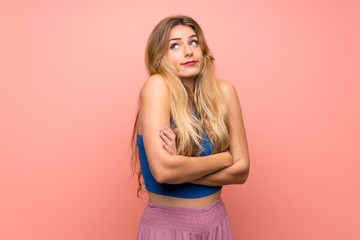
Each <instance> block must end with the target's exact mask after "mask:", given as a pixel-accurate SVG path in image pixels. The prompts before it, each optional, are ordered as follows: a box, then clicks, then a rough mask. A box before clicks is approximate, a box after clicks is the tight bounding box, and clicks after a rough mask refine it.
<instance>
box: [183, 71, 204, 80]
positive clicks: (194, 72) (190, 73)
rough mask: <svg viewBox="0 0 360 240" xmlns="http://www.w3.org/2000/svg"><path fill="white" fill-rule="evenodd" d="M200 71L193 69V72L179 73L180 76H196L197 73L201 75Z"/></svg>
mask: <svg viewBox="0 0 360 240" xmlns="http://www.w3.org/2000/svg"><path fill="white" fill-rule="evenodd" d="M199 73H200V71H192V72H188V73H182V74H179V75H178V76H179V77H180V78H195V77H196V76H197V75H199Z"/></svg>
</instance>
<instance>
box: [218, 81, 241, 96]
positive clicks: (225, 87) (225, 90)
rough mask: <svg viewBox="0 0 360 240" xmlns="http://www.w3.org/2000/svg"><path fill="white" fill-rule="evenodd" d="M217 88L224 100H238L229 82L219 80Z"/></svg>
mask: <svg viewBox="0 0 360 240" xmlns="http://www.w3.org/2000/svg"><path fill="white" fill-rule="evenodd" d="M219 87H220V91H221V92H222V94H223V96H224V98H225V100H234V99H238V95H237V92H236V89H235V87H234V86H233V85H232V84H231V83H230V82H228V81H225V80H219Z"/></svg>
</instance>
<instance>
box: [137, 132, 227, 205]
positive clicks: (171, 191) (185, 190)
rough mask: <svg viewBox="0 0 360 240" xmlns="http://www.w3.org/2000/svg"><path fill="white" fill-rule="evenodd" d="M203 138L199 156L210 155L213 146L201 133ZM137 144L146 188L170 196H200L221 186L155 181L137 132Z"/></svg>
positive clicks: (213, 191) (210, 192) (140, 137)
mask: <svg viewBox="0 0 360 240" xmlns="http://www.w3.org/2000/svg"><path fill="white" fill-rule="evenodd" d="M203 138H204V146H203V147H204V151H203V152H201V153H200V156H207V155H211V154H212V150H213V146H212V145H211V143H210V140H209V138H208V137H207V136H206V135H205V134H203ZM137 144H138V148H139V153H140V163H141V171H142V174H143V178H144V182H145V187H146V190H148V191H150V192H154V193H157V194H161V195H166V196H171V197H179V198H201V197H205V196H208V195H211V194H213V193H216V192H217V191H219V190H220V189H221V188H222V186H204V185H197V184H193V183H181V184H167V183H158V182H156V180H155V178H154V177H153V175H152V174H151V171H150V167H149V162H148V160H147V157H146V152H145V148H144V142H143V138H142V135H139V134H137Z"/></svg>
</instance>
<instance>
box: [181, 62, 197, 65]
mask: <svg viewBox="0 0 360 240" xmlns="http://www.w3.org/2000/svg"><path fill="white" fill-rule="evenodd" d="M196 63H197V61H188V62H186V63H183V65H185V66H192V65H195V64H196Z"/></svg>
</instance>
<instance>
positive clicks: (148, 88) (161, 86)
mask: <svg viewBox="0 0 360 240" xmlns="http://www.w3.org/2000/svg"><path fill="white" fill-rule="evenodd" d="M168 93H169V90H168V86H167V84H166V82H165V80H164V78H163V77H162V76H161V75H159V74H154V75H151V76H150V77H149V78H148V79H147V80H146V82H145V83H144V85H143V86H142V88H141V92H140V98H142V97H147V96H149V95H163V94H166V95H167V94H168Z"/></svg>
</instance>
